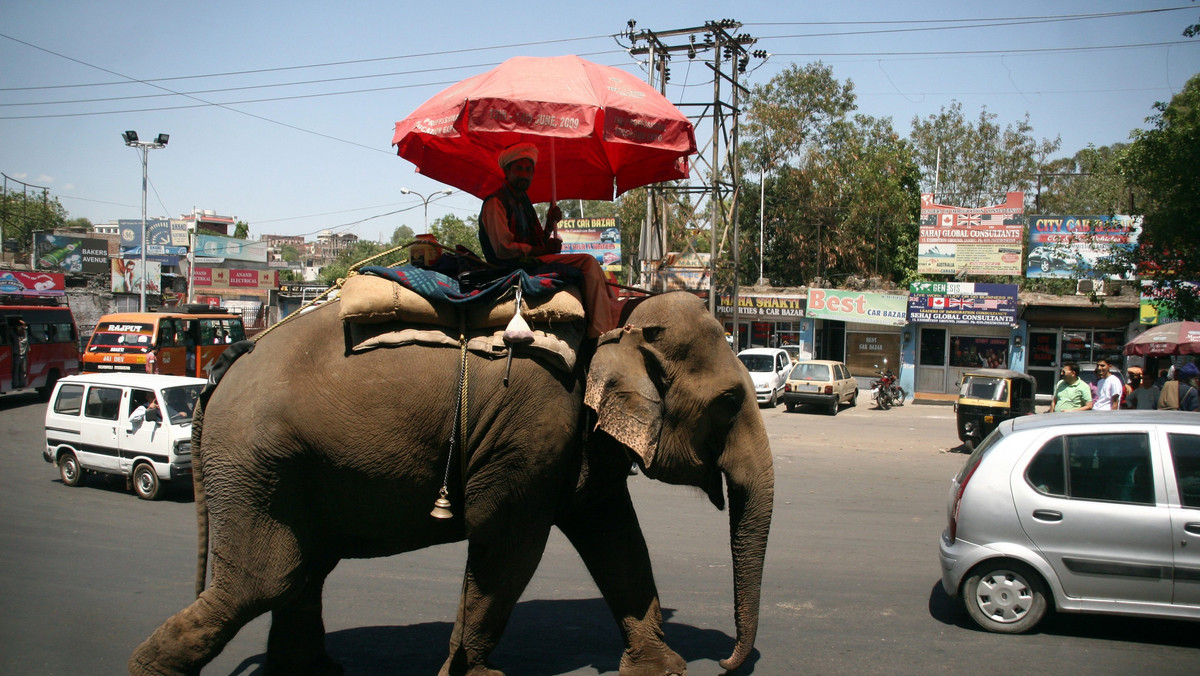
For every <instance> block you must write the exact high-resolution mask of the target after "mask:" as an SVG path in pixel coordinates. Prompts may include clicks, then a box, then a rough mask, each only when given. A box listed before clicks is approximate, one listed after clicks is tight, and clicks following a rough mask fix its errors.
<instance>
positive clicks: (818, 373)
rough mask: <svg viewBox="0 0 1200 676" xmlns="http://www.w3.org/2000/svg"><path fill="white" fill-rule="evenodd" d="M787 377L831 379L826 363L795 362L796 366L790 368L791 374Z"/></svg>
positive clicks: (795, 378)
mask: <svg viewBox="0 0 1200 676" xmlns="http://www.w3.org/2000/svg"><path fill="white" fill-rule="evenodd" d="M788 378H789V379H791V380H821V381H827V380H831V378H830V377H829V365H828V364H796V368H794V369H792V375H790V376H788Z"/></svg>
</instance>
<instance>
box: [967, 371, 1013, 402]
mask: <svg viewBox="0 0 1200 676" xmlns="http://www.w3.org/2000/svg"><path fill="white" fill-rule="evenodd" d="M958 396H960V397H969V398H971V399H986V400H988V401H1008V381H1007V380H1004V379H1003V378H990V377H987V376H966V377H964V378H963V381H962V385H961V386H959V388H958Z"/></svg>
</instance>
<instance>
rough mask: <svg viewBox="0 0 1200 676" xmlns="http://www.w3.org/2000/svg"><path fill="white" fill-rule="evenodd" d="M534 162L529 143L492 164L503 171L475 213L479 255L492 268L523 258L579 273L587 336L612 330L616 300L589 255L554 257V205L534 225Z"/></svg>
mask: <svg viewBox="0 0 1200 676" xmlns="http://www.w3.org/2000/svg"><path fill="white" fill-rule="evenodd" d="M537 158H538V150H537V146H535V145H533V144H532V143H518V144H517V145H514V146H510V147H508V148H506V149H504V150H502V151H501V152H500V155H499V157H498V158H497V161H498V162H499V164H500V168H501V169H503V170H504V186H503V187H502V188H500V189H499V190H497V191H496V192H494V193H492V194H491V195H489V196H488V197H487V199H485V200H484V201H483V210H482V211H480V213H479V244H480V246H481V247H482V248H483V257H484V259H485V260H487V262H489V263H492V264H493V265H500V266H504V267H516V266H517V265H519V264H520V263H521V261H522V259H529V258H536V259H538V260H539V261H542V262H545V263H562V264H564V265H570V266H571V267H574V268H577V269H579V270H580V271H582V272H583V296H584V306H585V309H586V310H587V315H588V331H587V335H588V337H589V338H595V337H597V336H599V335H600V334H601V333H604V332H605V331H608V330H609V329H612V328H615V327H616V325H617V320H618V314H617V312H616V309H615V307H614V304H615V298H613V294H612V293H611V291H610V290H609V287H608V282H607V280H606V279H605V277H604V271H603V270H601V269H600V264H599V263H597V262H596V259H595V258H594V257H592V256H591V255H589V254H562V253H559V252H560V251H562V240H561V239H558V238H557V237H555V236H553V235H552V234H551V233H552V232H553V230H554V226H555V225H557V224H558V222H559V221H560V220H562V210H561V209H559V208H558V205H552V206H551V207H550V210H549V211H548V212H546V226H545V227H544V228H543V227H542V224H541V223H540V222H539V220H538V216H537V212H536V211H534V210H533V203H532V202H530V201H529V195H528V194H526V191H527V190H529V185H530V183H532V182H533V172H534V169H535V166H536V164H537Z"/></svg>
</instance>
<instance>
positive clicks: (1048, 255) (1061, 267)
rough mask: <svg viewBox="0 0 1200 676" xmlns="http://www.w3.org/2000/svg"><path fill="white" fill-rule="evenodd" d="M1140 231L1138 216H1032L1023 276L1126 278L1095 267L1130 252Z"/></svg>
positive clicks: (1128, 276) (1139, 217) (1140, 224)
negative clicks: (1110, 257) (1120, 253)
mask: <svg viewBox="0 0 1200 676" xmlns="http://www.w3.org/2000/svg"><path fill="white" fill-rule="evenodd" d="M1141 232H1142V217H1141V216H1031V217H1030V218H1029V257H1028V258H1026V259H1025V276H1026V277H1067V278H1071V279H1080V278H1095V279H1099V278H1101V277H1106V278H1108V279H1129V278H1131V275H1125V276H1123V277H1122V276H1119V275H1112V274H1109V275H1104V274H1101V273H1100V272H1099V271H1096V270H1095V269H1094V266H1095V264H1096V263H1097V262H1098V261H1100V260H1102V259H1105V258H1108V257H1109V256H1111V255H1113V254H1114V253H1115V252H1117V251H1119V250H1124V251H1132V250H1133V248H1134V247H1135V246H1136V245H1137V240H1138V235H1139V234H1141Z"/></svg>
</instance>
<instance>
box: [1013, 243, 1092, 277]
mask: <svg viewBox="0 0 1200 676" xmlns="http://www.w3.org/2000/svg"><path fill="white" fill-rule="evenodd" d="M1026 264H1027V265H1028V266H1029V267H1030V268H1037V269H1039V270H1041V271H1042V272H1046V273H1049V272H1055V271H1066V272H1075V271H1079V269H1081V267H1082V266H1086V265H1087V261H1086V260H1084V259H1083V258H1082V257H1081V256H1080V255H1079V254H1078V253H1076V252H1074V251H1064V250H1061V249H1055V248H1053V247H1044V246H1039V247H1035V248H1034V249H1033V250H1031V251H1030V252H1029V258H1028V259H1027V261H1026Z"/></svg>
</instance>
